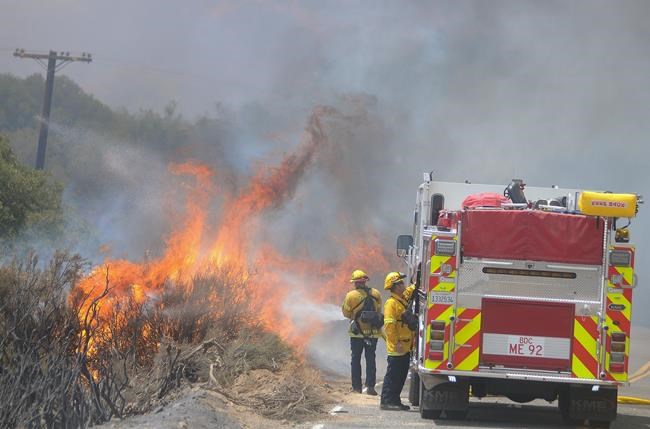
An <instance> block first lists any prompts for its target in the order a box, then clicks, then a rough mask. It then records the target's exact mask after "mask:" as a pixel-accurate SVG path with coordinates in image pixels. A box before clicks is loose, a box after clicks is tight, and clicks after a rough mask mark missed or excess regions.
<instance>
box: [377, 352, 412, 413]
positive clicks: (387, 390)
mask: <svg viewBox="0 0 650 429" xmlns="http://www.w3.org/2000/svg"><path fill="white" fill-rule="evenodd" d="M410 361H411V354H410V353H407V354H405V355H404V356H388V367H387V368H386V376H385V377H384V385H383V386H382V388H381V403H382V404H401V403H402V401H401V400H400V398H399V396H400V394H401V393H402V389H403V388H404V382H405V381H406V376H407V375H408V372H409V363H410Z"/></svg>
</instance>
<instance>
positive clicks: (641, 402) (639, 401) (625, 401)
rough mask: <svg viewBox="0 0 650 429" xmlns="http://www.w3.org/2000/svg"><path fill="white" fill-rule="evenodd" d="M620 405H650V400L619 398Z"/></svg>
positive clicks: (628, 397) (632, 397) (630, 397)
mask: <svg viewBox="0 0 650 429" xmlns="http://www.w3.org/2000/svg"><path fill="white" fill-rule="evenodd" d="M618 403H619V404H628V405H650V399H643V398H635V397H634V396H619V397H618Z"/></svg>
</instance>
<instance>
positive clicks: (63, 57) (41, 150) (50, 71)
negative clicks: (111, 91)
mask: <svg viewBox="0 0 650 429" xmlns="http://www.w3.org/2000/svg"><path fill="white" fill-rule="evenodd" d="M14 57H18V58H31V59H34V60H36V61H37V62H38V63H39V64H40V65H42V66H43V67H44V68H45V70H47V77H46V80H45V96H44V97H43V108H42V109H41V117H40V121H41V131H40V133H39V135H38V151H37V152H36V169H37V170H42V169H43V168H44V167H45V148H46V146H47V133H48V131H49V125H50V110H51V108H52V94H53V92H54V73H55V72H56V71H57V70H61V69H62V68H63V67H65V66H66V65H68V64H70V63H71V62H73V61H82V62H85V63H89V62H91V61H92V55H90V54H87V53H85V52H84V53H83V54H81V56H76V55H72V56H71V55H70V52H61V53H59V54H57V53H56V52H55V51H50V52H49V53H48V54H39V53H35V52H25V50H24V49H16V51H15V52H14ZM44 59H47V65H46V64H45V63H44V62H43V60H44ZM57 61H58V64H57Z"/></svg>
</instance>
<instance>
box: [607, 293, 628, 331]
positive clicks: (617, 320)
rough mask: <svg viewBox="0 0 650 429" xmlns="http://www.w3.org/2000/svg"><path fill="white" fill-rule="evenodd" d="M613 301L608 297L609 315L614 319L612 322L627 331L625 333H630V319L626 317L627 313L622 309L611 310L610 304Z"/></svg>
mask: <svg viewBox="0 0 650 429" xmlns="http://www.w3.org/2000/svg"><path fill="white" fill-rule="evenodd" d="M611 303H612V301H611V300H610V299H609V298H607V308H608V310H607V316H609V318H610V319H612V322H614V324H615V325H616V326H618V327H619V329H620V330H621V331H623V332H625V335H628V336H629V335H630V321H629V320H628V319H627V317H625V315H624V314H623V313H622V312H621V311H614V310H609V305H610V304H611Z"/></svg>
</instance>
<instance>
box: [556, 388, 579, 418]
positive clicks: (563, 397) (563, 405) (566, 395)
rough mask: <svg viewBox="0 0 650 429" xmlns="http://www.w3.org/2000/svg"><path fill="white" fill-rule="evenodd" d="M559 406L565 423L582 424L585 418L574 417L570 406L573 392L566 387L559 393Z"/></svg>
mask: <svg viewBox="0 0 650 429" xmlns="http://www.w3.org/2000/svg"><path fill="white" fill-rule="evenodd" d="M557 405H558V408H559V409H560V414H561V415H562V420H563V421H564V423H566V424H568V425H571V426H580V425H582V423H583V422H584V420H578V419H572V418H571V412H570V409H569V408H570V406H571V393H570V392H569V389H565V390H563V391H561V392H560V393H559V394H558V400H557Z"/></svg>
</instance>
